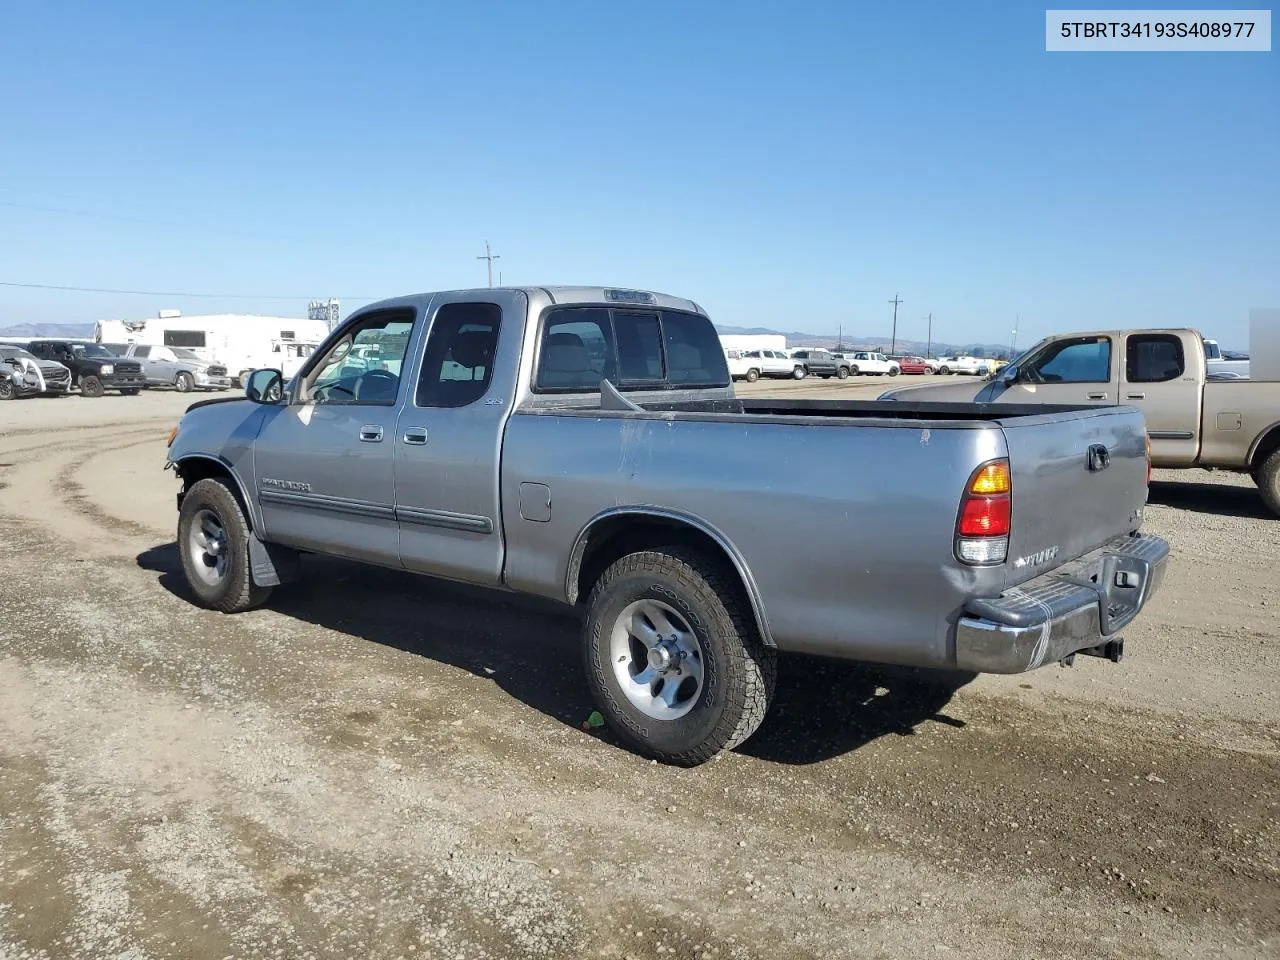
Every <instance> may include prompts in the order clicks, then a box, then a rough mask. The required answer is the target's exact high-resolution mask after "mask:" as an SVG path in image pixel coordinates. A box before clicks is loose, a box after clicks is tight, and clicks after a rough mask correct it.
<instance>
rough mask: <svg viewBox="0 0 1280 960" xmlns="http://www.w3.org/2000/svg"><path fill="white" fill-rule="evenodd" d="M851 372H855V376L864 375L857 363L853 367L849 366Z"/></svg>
mask: <svg viewBox="0 0 1280 960" xmlns="http://www.w3.org/2000/svg"><path fill="white" fill-rule="evenodd" d="M849 372H850V373H851V374H853V375H854V376H855V377H860V376H862V371H860V370H859V369H858V365H857V364H856V363H855V364H854V365H853V366H852V367H850V368H849Z"/></svg>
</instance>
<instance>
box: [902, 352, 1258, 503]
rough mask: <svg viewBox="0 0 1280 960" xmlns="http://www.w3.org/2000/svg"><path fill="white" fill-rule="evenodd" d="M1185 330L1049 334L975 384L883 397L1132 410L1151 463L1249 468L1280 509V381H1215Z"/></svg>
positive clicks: (930, 387)
mask: <svg viewBox="0 0 1280 960" xmlns="http://www.w3.org/2000/svg"><path fill="white" fill-rule="evenodd" d="M1207 369H1208V368H1207V364H1206V357H1205V348H1204V344H1203V341H1202V339H1201V336H1200V334H1199V333H1198V332H1196V331H1195V330H1192V329H1186V328H1177V329H1150V330H1106V331H1101V332H1093V333H1070V334H1061V335H1057V336H1052V337H1048V338H1046V339H1044V340H1041V341H1040V342H1039V343H1037V344H1036V345H1035V346H1033V347H1031V349H1029V350H1027V351H1026V352H1025V353H1023V354H1022V355H1021V356H1019V357H1018V358H1017V359H1015V360H1014V361H1013V362H1012V363H1010V364H1009V365H1008V366H1007V367H1005V368H1004V369H1003V370H1001V371H999V372H998V373H996V374H993V375H992V379H990V380H989V381H987V382H986V383H984V384H982V385H981V386H974V385H973V384H971V383H969V384H928V385H926V386H917V387H901V388H899V389H897V390H890V391H887V392H886V393H883V394H881V399H896V400H909V401H912V402H918V401H922V400H945V401H973V402H977V403H993V404H1017V405H1019V406H1021V405H1025V404H1031V403H1048V404H1061V403H1071V404H1082V405H1087V406H1096V407H1099V408H1107V407H1111V408H1114V407H1116V406H1117V405H1119V404H1125V405H1130V406H1134V407H1137V408H1138V409H1140V410H1141V411H1142V413H1143V415H1144V416H1145V418H1146V429H1147V433H1148V435H1149V436H1150V437H1151V462H1152V464H1153V465H1155V466H1157V467H1170V468H1191V467H1203V468H1210V469H1219V470H1232V471H1236V472H1239V473H1250V474H1252V475H1253V478H1254V481H1255V482H1256V483H1257V485H1258V490H1259V492H1260V493H1261V494H1262V499H1263V501H1264V502H1265V503H1266V505H1267V507H1268V508H1269V509H1270V510H1271V511H1272V512H1274V513H1276V514H1280V382H1275V381H1264V380H1248V379H1222V380H1219V379H1214V378H1213V377H1212V376H1211V375H1210V374H1208V373H1207Z"/></svg>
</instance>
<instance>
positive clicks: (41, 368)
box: [0, 343, 71, 400]
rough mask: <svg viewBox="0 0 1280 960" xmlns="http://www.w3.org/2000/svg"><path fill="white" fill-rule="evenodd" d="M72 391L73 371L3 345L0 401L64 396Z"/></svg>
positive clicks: (51, 361)
mask: <svg viewBox="0 0 1280 960" xmlns="http://www.w3.org/2000/svg"><path fill="white" fill-rule="evenodd" d="M70 391H71V371H70V370H68V369H67V368H66V367H65V366H64V365H62V364H61V363H56V362H55V361H53V360H41V359H39V358H38V357H37V356H35V354H33V353H31V352H30V351H28V350H24V349H23V348H22V347H19V346H17V345H15V344H11V343H0V400H16V399H19V398H21V397H34V396H40V395H44V396H51V397H65V396H66V395H67V394H68V393H69V392H70Z"/></svg>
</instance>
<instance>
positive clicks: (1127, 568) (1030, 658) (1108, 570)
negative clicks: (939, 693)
mask: <svg viewBox="0 0 1280 960" xmlns="http://www.w3.org/2000/svg"><path fill="white" fill-rule="evenodd" d="M1168 556H1169V544H1168V543H1167V542H1166V541H1165V540H1162V539H1161V538H1160V537H1156V536H1152V535H1151V534H1134V535H1126V536H1123V537H1119V538H1117V539H1115V540H1112V541H1111V542H1110V543H1107V544H1106V545H1104V546H1103V547H1101V548H1099V549H1097V550H1095V551H1093V552H1092V553H1088V554H1085V555H1084V556H1083V557H1080V558H1079V559H1078V560H1074V561H1072V562H1070V563H1068V564H1064V565H1063V566H1061V567H1059V568H1058V569H1056V570H1054V571H1053V572H1052V573H1048V574H1045V575H1044V576H1042V577H1037V578H1036V579H1034V580H1030V581H1028V582H1026V583H1023V584H1019V585H1018V586H1017V587H1014V588H1011V589H1009V590H1006V591H1005V592H1004V593H1003V594H1001V595H1000V596H999V597H997V598H995V599H991V600H970V601H969V602H968V603H966V604H965V606H964V610H963V611H962V613H961V616H960V620H959V621H958V623H957V624H956V666H957V667H959V668H960V669H962V670H973V671H976V672H978V673H1024V672H1026V671H1028V670H1035V669H1036V668H1037V667H1042V666H1044V665H1045V664H1047V663H1054V662H1056V661H1060V660H1064V659H1066V658H1068V657H1071V656H1072V655H1074V654H1077V653H1085V654H1090V655H1095V656H1106V657H1110V658H1111V659H1113V660H1114V659H1119V653H1120V650H1121V649H1122V646H1121V641H1119V639H1118V638H1117V637H1116V634H1117V633H1119V631H1120V630H1122V629H1124V627H1125V626H1127V625H1128V624H1129V623H1130V622H1131V621H1132V620H1133V618H1134V617H1136V616H1137V615H1138V613H1139V611H1141V610H1142V608H1143V606H1144V605H1145V604H1146V602H1147V600H1149V599H1150V598H1151V596H1152V595H1153V594H1154V593H1155V592H1156V590H1158V589H1159V587H1160V583H1161V581H1163V579H1164V572H1165V564H1166V561H1167V560H1168Z"/></svg>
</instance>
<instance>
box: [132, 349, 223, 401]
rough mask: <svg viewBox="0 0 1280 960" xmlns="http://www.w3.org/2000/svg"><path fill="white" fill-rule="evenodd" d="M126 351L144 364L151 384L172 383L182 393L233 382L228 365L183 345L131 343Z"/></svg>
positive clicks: (143, 371)
mask: <svg viewBox="0 0 1280 960" xmlns="http://www.w3.org/2000/svg"><path fill="white" fill-rule="evenodd" d="M124 355H125V356H126V357H128V358H129V359H130V360H137V361H138V363H140V364H142V375H143V376H144V377H146V378H147V385H148V386H152V387H173V388H174V389H176V390H177V391H178V392H179V393H190V392H191V391H192V390H226V389H227V388H228V387H230V386H231V378H230V377H228V376H227V368H226V367H224V366H222V365H221V364H219V363H211V362H210V361H208V360H203V359H201V358H200V357H199V356H198V355H197V354H195V353H192V352H191V351H190V350H187V349H184V348H183V347H165V346H155V345H151V344H143V343H131V344H129V346H128V348H127V349H126V350H125V352H124Z"/></svg>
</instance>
